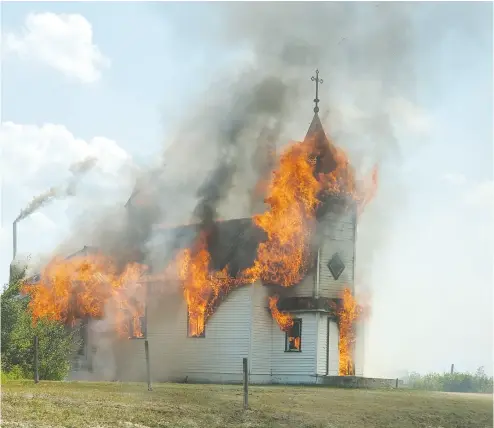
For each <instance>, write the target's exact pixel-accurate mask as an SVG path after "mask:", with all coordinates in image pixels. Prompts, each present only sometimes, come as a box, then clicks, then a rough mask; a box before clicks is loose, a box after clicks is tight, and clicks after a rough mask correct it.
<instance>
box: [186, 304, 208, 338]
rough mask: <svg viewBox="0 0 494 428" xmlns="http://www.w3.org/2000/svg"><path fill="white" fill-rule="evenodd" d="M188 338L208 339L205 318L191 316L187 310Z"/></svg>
mask: <svg viewBox="0 0 494 428" xmlns="http://www.w3.org/2000/svg"><path fill="white" fill-rule="evenodd" d="M187 337H206V325H205V322H204V316H197V315H196V316H194V315H193V316H191V314H190V312H189V310H188V308H187Z"/></svg>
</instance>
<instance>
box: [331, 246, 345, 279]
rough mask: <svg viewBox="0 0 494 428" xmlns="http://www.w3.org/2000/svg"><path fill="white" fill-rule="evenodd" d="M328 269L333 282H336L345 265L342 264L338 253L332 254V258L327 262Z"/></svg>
mask: <svg viewBox="0 0 494 428" xmlns="http://www.w3.org/2000/svg"><path fill="white" fill-rule="evenodd" d="M328 269H329V271H330V272H331V275H333V278H334V279H335V280H337V279H338V278H339V277H340V275H341V274H342V273H343V271H344V270H345V265H344V264H343V262H342V260H341V258H340V255H339V254H338V253H334V254H333V257H331V259H330V260H329V262H328Z"/></svg>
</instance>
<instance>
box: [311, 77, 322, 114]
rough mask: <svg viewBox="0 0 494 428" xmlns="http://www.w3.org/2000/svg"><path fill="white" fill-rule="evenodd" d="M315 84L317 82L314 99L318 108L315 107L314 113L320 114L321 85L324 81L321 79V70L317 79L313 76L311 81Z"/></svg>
mask: <svg viewBox="0 0 494 428" xmlns="http://www.w3.org/2000/svg"><path fill="white" fill-rule="evenodd" d="M310 80H312V81H313V82H316V98H314V102H315V103H316V106H315V107H314V113H316V114H317V113H318V112H319V106H318V104H319V83H321V84H322V83H323V80H322V79H319V70H316V77H314V76H312V77H311V79H310Z"/></svg>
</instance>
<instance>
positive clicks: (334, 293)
mask: <svg viewBox="0 0 494 428" xmlns="http://www.w3.org/2000/svg"><path fill="white" fill-rule="evenodd" d="M321 224H322V225H323V227H322V235H323V240H322V241H323V242H322V244H321V257H320V263H319V269H320V271H319V272H320V277H319V278H320V282H319V295H320V296H321V297H328V298H338V297H340V296H341V292H342V291H343V289H344V288H345V287H349V288H351V289H352V288H353V282H354V263H355V222H354V214H353V213H352V212H349V213H346V214H335V213H332V212H329V213H328V214H326V216H325V217H324V219H323V220H322V223H321ZM335 253H338V255H339V256H340V258H341V260H342V261H343V263H344V265H345V269H344V270H343V272H342V273H341V275H340V277H339V278H338V279H337V280H335V279H334V278H333V275H332V274H331V271H330V270H329V268H328V262H329V261H330V260H331V258H332V257H333V255H334V254H335Z"/></svg>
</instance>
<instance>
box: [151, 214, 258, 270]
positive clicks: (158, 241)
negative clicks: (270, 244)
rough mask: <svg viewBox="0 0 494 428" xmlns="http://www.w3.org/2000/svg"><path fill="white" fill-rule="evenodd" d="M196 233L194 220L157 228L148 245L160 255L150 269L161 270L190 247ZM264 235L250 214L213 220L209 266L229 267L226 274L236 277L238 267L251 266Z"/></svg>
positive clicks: (154, 252) (239, 268) (209, 241)
mask: <svg viewBox="0 0 494 428" xmlns="http://www.w3.org/2000/svg"><path fill="white" fill-rule="evenodd" d="M198 233H199V231H198V226H197V225H195V224H191V225H184V226H178V227H174V228H171V227H170V228H160V229H158V230H156V231H155V232H154V234H153V235H154V236H153V240H152V242H151V243H150V246H151V247H152V249H151V252H152V253H153V254H156V255H157V256H158V255H159V257H160V259H159V260H157V261H156V263H154V260H153V263H151V264H152V270H153V271H160V270H162V269H163V268H165V267H166V266H167V265H168V264H169V263H170V262H171V260H172V259H173V258H174V257H175V256H176V254H177V253H178V252H179V251H180V250H183V249H186V248H190V247H191V246H192V245H193V243H194V242H195V241H196V239H197V236H198ZM265 239H266V234H265V232H264V231H263V230H261V229H259V228H258V227H257V226H256V225H255V224H254V223H253V221H252V219H251V218H240V219H232V220H225V221H218V222H215V223H214V226H213V228H212V230H211V231H210V233H209V234H208V237H207V247H208V251H209V253H210V255H211V265H210V269H211V270H215V271H220V270H223V269H224V268H225V267H228V273H229V275H231V276H232V277H235V276H236V275H237V274H238V273H239V272H240V271H243V270H245V269H247V268H248V267H250V266H252V264H253V263H254V260H255V259H256V255H257V247H258V245H259V243H260V242H262V241H263V240H265ZM163 255H166V257H163Z"/></svg>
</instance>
